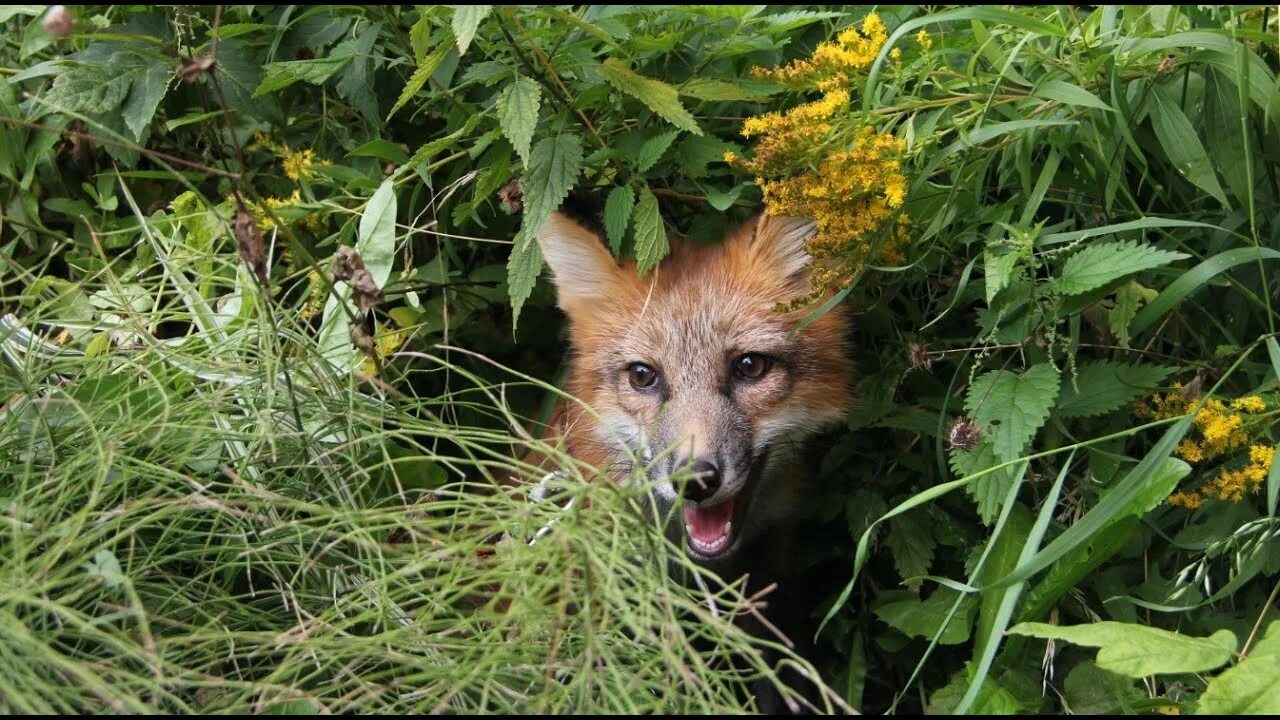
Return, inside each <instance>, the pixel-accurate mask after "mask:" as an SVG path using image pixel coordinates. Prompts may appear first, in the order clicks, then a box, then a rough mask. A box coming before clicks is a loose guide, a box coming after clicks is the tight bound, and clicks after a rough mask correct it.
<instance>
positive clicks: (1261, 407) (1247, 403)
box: [1231, 395, 1267, 415]
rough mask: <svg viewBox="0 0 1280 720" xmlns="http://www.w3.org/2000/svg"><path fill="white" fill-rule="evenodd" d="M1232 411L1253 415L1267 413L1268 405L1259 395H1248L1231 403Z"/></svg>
mask: <svg viewBox="0 0 1280 720" xmlns="http://www.w3.org/2000/svg"><path fill="white" fill-rule="evenodd" d="M1231 409H1232V410H1240V411H1243V412H1247V413H1249V414H1251V415H1253V414H1257V413H1260V412H1266V411H1267V404H1266V403H1264V402H1262V398H1260V397H1258V396H1257V395H1248V396H1246V397H1242V398H1236V399H1235V400H1234V401H1232V403H1231Z"/></svg>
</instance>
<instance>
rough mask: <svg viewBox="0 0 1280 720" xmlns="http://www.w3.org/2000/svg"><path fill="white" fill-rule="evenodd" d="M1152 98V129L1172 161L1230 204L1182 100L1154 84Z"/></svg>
mask: <svg viewBox="0 0 1280 720" xmlns="http://www.w3.org/2000/svg"><path fill="white" fill-rule="evenodd" d="M1150 97H1151V103H1152V104H1151V128H1152V129H1153V130H1155V133H1156V139H1157V140H1159V141H1160V147H1161V148H1163V149H1164V153H1165V155H1167V156H1168V157H1169V161H1170V162H1172V163H1173V166H1174V167H1175V168H1177V169H1178V172H1180V173H1182V176H1183V177H1185V178H1186V179H1187V180H1188V181H1189V182H1190V183H1191V184H1192V185H1195V186H1196V187H1198V188H1200V189H1201V190H1204V191H1205V192H1207V193H1209V194H1210V195H1212V196H1213V198H1214V199H1215V200H1217V201H1218V202H1220V203H1222V205H1223V207H1229V206H1228V204H1227V196H1226V194H1225V193H1223V192H1222V185H1220V184H1219V183H1218V175H1217V173H1215V172H1214V169H1213V162H1212V161H1210V160H1209V153H1207V152H1205V149H1204V145H1203V144H1202V143H1201V142H1200V136H1199V135H1197V134H1196V129H1195V127H1194V126H1193V125H1192V124H1191V121H1190V120H1188V119H1187V116H1186V113H1184V112H1182V107H1181V106H1180V105H1179V103H1178V101H1177V100H1176V99H1174V97H1173V96H1172V95H1170V93H1169V91H1168V90H1167V89H1165V88H1164V86H1162V85H1156V86H1154V87H1152V88H1151V95H1150Z"/></svg>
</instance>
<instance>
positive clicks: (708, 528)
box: [684, 498, 733, 545]
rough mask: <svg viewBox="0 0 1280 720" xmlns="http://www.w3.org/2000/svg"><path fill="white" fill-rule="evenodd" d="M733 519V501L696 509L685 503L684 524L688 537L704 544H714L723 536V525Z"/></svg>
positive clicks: (695, 506)
mask: <svg viewBox="0 0 1280 720" xmlns="http://www.w3.org/2000/svg"><path fill="white" fill-rule="evenodd" d="M732 519H733V499H732V498H730V499H729V500H725V501H724V502H722V503H720V504H718V505H711V506H709V507H698V506H697V505H694V504H693V503H690V502H686V503H685V505H684V524H685V529H686V530H687V531H688V532H689V535H690V537H692V538H693V539H694V540H698V541H699V542H702V543H704V544H708V545H709V544H711V543H715V542H716V541H718V540H720V539H721V538H723V537H724V536H725V525H726V524H728V523H729V521H730V520H732Z"/></svg>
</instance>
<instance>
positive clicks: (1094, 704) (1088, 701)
mask: <svg viewBox="0 0 1280 720" xmlns="http://www.w3.org/2000/svg"><path fill="white" fill-rule="evenodd" d="M1062 699H1063V700H1064V702H1065V704H1066V707H1067V708H1069V709H1070V710H1071V713H1072V714H1074V715H1117V714H1124V715H1133V714H1136V712H1135V710H1134V709H1133V705H1134V703H1138V702H1141V701H1142V700H1145V699H1146V694H1145V693H1143V692H1142V691H1141V690H1139V689H1138V688H1137V686H1136V685H1134V683H1133V680H1132V679H1130V678H1126V677H1125V676H1123V675H1117V674H1116V673H1113V672H1108V671H1106V670H1103V669H1102V668H1100V667H1098V666H1097V664H1096V663H1093V662H1089V661H1085V662H1082V663H1080V664H1078V665H1076V666H1075V667H1074V668H1071V672H1070V673H1068V674H1067V680H1066V682H1065V683H1063V690H1062Z"/></svg>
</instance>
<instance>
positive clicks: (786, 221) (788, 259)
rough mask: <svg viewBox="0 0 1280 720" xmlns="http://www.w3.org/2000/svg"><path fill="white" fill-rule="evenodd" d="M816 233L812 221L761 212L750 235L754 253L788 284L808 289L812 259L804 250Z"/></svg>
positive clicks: (757, 259)
mask: <svg viewBox="0 0 1280 720" xmlns="http://www.w3.org/2000/svg"><path fill="white" fill-rule="evenodd" d="M815 232H817V226H816V225H815V224H814V223H813V221H812V220H804V219H802V218H795V217H775V216H772V215H769V214H767V213H760V216H759V217H758V218H756V221H755V232H754V233H753V234H752V236H751V254H752V256H753V257H754V259H755V260H756V262H759V263H761V264H763V265H764V266H765V267H767V268H769V269H770V271H771V272H773V273H776V275H777V276H778V277H779V279H780V280H782V282H783V283H785V284H786V285H787V286H789V287H792V288H794V289H796V290H798V291H803V292H807V291H808V288H809V281H808V270H809V263H810V262H812V261H813V258H812V257H811V256H810V255H809V253H808V251H806V250H805V243H807V242H808V241H809V239H810V238H812V237H813V235H814V233H815Z"/></svg>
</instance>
